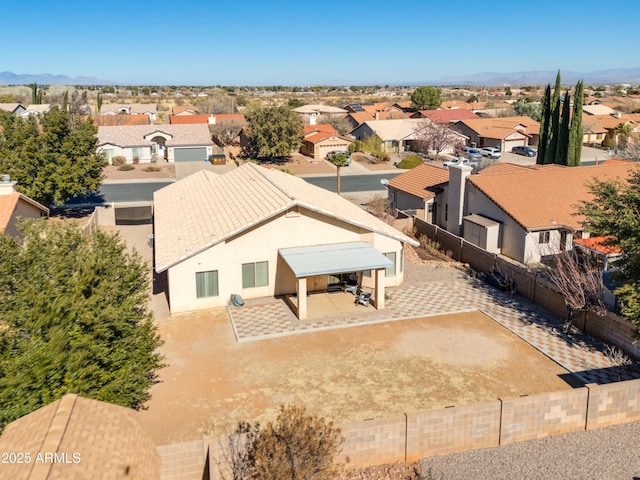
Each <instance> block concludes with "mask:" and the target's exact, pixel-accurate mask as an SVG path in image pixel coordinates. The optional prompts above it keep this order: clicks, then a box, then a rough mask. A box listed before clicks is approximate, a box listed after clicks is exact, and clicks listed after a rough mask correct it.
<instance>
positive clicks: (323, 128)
mask: <svg viewBox="0 0 640 480" xmlns="http://www.w3.org/2000/svg"><path fill="white" fill-rule="evenodd" d="M314 132H327V133H338V132H337V131H336V129H335V128H333V125H331V124H330V123H319V124H317V125H305V126H304V134H305V135H307V134H309V133H314Z"/></svg>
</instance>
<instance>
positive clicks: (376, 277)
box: [278, 242, 394, 320]
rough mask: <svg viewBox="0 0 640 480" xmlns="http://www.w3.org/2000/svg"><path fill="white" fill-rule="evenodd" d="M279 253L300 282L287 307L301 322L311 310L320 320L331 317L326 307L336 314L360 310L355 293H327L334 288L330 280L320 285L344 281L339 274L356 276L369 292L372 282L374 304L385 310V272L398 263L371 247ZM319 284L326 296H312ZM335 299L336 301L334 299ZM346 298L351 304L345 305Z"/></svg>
mask: <svg viewBox="0 0 640 480" xmlns="http://www.w3.org/2000/svg"><path fill="white" fill-rule="evenodd" d="M278 253H279V255H280V257H281V258H282V259H283V260H284V262H285V263H286V265H287V266H288V267H289V269H290V270H291V272H292V273H293V275H294V276H295V279H296V293H295V295H288V296H287V304H288V305H289V306H290V307H291V308H292V309H293V311H294V313H295V315H296V316H297V317H298V319H299V320H306V319H308V318H311V317H310V314H309V311H310V310H309V307H313V312H314V316H316V315H317V317H320V316H326V315H327V312H324V313H323V312H322V307H323V306H324V307H326V308H327V309H330V310H331V311H332V312H335V313H342V312H344V311H347V310H346V309H348V311H351V309H356V308H357V307H356V304H355V303H354V301H355V297H354V296H353V295H352V294H351V293H346V292H337V293H335V294H330V293H327V292H328V287H329V285H330V283H329V281H328V280H326V282H322V281H320V282H317V279H318V277H325V278H327V277H328V276H333V277H334V278H340V277H337V275H339V274H349V273H352V274H356V275H357V286H358V287H360V288H363V287H364V288H365V291H366V290H367V288H366V287H367V286H366V285H363V283H367V281H369V282H371V286H369V290H371V303H372V304H373V305H374V306H375V308H376V309H378V310H382V309H384V284H385V270H386V269H387V268H391V267H394V263H393V262H392V261H391V260H390V259H389V258H387V257H386V256H385V255H384V254H383V253H381V252H379V251H378V250H376V249H375V248H374V247H373V246H371V245H370V244H369V243H366V242H349V243H335V244H327V245H316V246H312V247H295V248H283V249H280V250H278ZM316 283H317V284H319V285H321V286H322V289H321V290H320V291H321V292H322V293H324V295H322V296H319V295H310V292H313V291H316V288H315V285H316ZM338 286H339V285H338ZM352 286H353V285H352ZM343 293H345V295H343ZM354 293H356V292H354ZM334 295H335V299H332V297H333V296H334ZM338 295H339V296H340V297H342V298H339V297H338ZM345 297H346V298H347V299H349V300H346V301H345ZM349 301H350V302H351V303H352V305H351V306H349V305H348V304H349ZM341 309H342V310H341ZM316 312H317V313H316Z"/></svg>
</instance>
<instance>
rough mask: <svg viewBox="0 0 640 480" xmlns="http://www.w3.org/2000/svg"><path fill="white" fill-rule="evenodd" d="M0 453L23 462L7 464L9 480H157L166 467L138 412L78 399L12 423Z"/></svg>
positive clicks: (2, 471) (2, 472)
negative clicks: (163, 466)
mask: <svg viewBox="0 0 640 480" xmlns="http://www.w3.org/2000/svg"><path fill="white" fill-rule="evenodd" d="M0 452H12V455H13V454H14V453H15V454H16V457H15V458H16V459H21V460H22V461H19V460H16V461H6V462H3V465H2V466H0V476H2V478H6V479H9V478H10V479H24V480H27V479H29V480H36V479H45V478H46V479H48V480H70V479H80V478H94V479H106V478H113V479H116V478H118V479H124V478H127V479H131V480H147V479H149V480H159V479H160V470H161V464H162V461H161V458H160V455H159V454H158V451H157V450H156V447H155V445H154V443H153V441H152V440H151V438H150V437H149V435H148V434H147V433H146V432H145V431H144V429H143V428H142V425H141V424H140V423H139V421H138V414H137V413H136V412H135V411H134V410H132V409H130V408H125V407H120V406H118V405H112V404H110V403H106V402H101V401H98V400H91V399H88V398H83V397H79V396H78V395H75V394H67V395H65V396H63V397H62V398H60V399H59V400H56V401H54V402H52V403H50V404H48V405H46V406H44V407H42V408H39V409H38V410H35V411H34V412H31V413H29V414H28V415H25V416H23V417H21V418H19V419H17V420H15V421H13V422H11V423H10V424H8V425H7V426H6V428H5V429H4V432H3V433H2V436H1V437H0ZM54 455H55V456H54ZM6 458H7V459H9V457H6ZM11 458H12V459H13V458H14V457H11ZM27 458H28V459H29V461H26V459H27Z"/></svg>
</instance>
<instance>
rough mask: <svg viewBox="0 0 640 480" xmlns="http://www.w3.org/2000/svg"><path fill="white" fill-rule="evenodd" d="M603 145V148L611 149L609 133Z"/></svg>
mask: <svg viewBox="0 0 640 480" xmlns="http://www.w3.org/2000/svg"><path fill="white" fill-rule="evenodd" d="M601 145H602V147H603V148H607V149H608V148H611V145H612V144H611V137H609V134H608V133H607V134H606V135H605V136H604V140H602V143H601Z"/></svg>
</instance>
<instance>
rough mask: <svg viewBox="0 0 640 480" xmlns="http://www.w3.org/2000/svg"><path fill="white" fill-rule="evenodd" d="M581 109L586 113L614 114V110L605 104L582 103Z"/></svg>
mask: <svg viewBox="0 0 640 480" xmlns="http://www.w3.org/2000/svg"><path fill="white" fill-rule="evenodd" d="M582 111H583V112H584V113H586V114H587V115H615V113H616V111H615V110H614V109H613V108H611V107H607V106H606V105H584V106H583V107H582Z"/></svg>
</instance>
